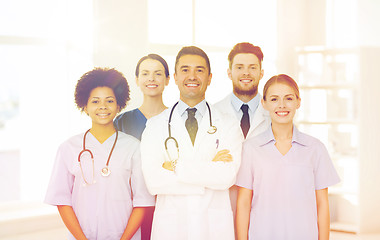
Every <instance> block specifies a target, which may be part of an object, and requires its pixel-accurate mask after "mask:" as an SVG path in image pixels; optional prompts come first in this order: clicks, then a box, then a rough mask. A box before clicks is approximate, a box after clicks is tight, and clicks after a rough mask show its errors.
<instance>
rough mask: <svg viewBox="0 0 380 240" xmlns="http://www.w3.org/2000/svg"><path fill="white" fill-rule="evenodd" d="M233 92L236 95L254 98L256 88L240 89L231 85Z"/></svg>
mask: <svg viewBox="0 0 380 240" xmlns="http://www.w3.org/2000/svg"><path fill="white" fill-rule="evenodd" d="M233 87H234V92H235V93H236V94H237V95H243V96H256V94H257V86H252V87H251V88H250V89H241V88H240V86H236V85H235V84H234V85H233Z"/></svg>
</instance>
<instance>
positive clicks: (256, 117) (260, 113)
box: [247, 103, 266, 136]
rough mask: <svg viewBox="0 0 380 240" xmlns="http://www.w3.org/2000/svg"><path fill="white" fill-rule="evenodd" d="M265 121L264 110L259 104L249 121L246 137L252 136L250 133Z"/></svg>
mask: <svg viewBox="0 0 380 240" xmlns="http://www.w3.org/2000/svg"><path fill="white" fill-rule="evenodd" d="M265 120H266V117H265V110H264V108H263V106H262V105H261V103H259V106H257V109H256V111H255V114H253V119H252V121H251V127H250V128H249V131H248V134H247V136H249V135H250V134H252V132H253V131H255V129H256V128H257V127H258V126H259V125H260V124H261V123H262V122H264V121H265Z"/></svg>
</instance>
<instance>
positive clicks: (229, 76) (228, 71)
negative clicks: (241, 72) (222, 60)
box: [227, 68, 232, 80]
mask: <svg viewBox="0 0 380 240" xmlns="http://www.w3.org/2000/svg"><path fill="white" fill-rule="evenodd" d="M227 75H228V78H229V79H231V80H232V73H231V69H230V68H227Z"/></svg>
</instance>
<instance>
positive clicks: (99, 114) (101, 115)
mask: <svg viewBox="0 0 380 240" xmlns="http://www.w3.org/2000/svg"><path fill="white" fill-rule="evenodd" d="M97 115H98V116H99V117H107V116H108V115H109V114H108V113H98V114H97Z"/></svg>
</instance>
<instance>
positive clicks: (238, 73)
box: [227, 53, 264, 100]
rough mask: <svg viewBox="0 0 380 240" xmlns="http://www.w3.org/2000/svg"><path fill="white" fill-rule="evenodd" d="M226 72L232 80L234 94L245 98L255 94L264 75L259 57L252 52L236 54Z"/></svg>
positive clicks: (247, 98) (248, 98)
mask: <svg viewBox="0 0 380 240" xmlns="http://www.w3.org/2000/svg"><path fill="white" fill-rule="evenodd" d="M227 73H228V77H229V78H230V79H231V80H232V85H233V91H234V94H235V95H236V96H237V97H238V98H240V99H242V98H244V99H245V100H251V99H252V98H254V97H255V96H256V94H257V87H258V85H259V82H260V79H261V78H262V77H263V75H264V71H263V70H262V69H261V64H260V61H259V59H258V58H257V56H256V55H255V54H252V53H240V54H237V55H236V56H235V57H234V58H233V62H232V64H231V68H229V69H228V70H227ZM242 100H243V99H242Z"/></svg>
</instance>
